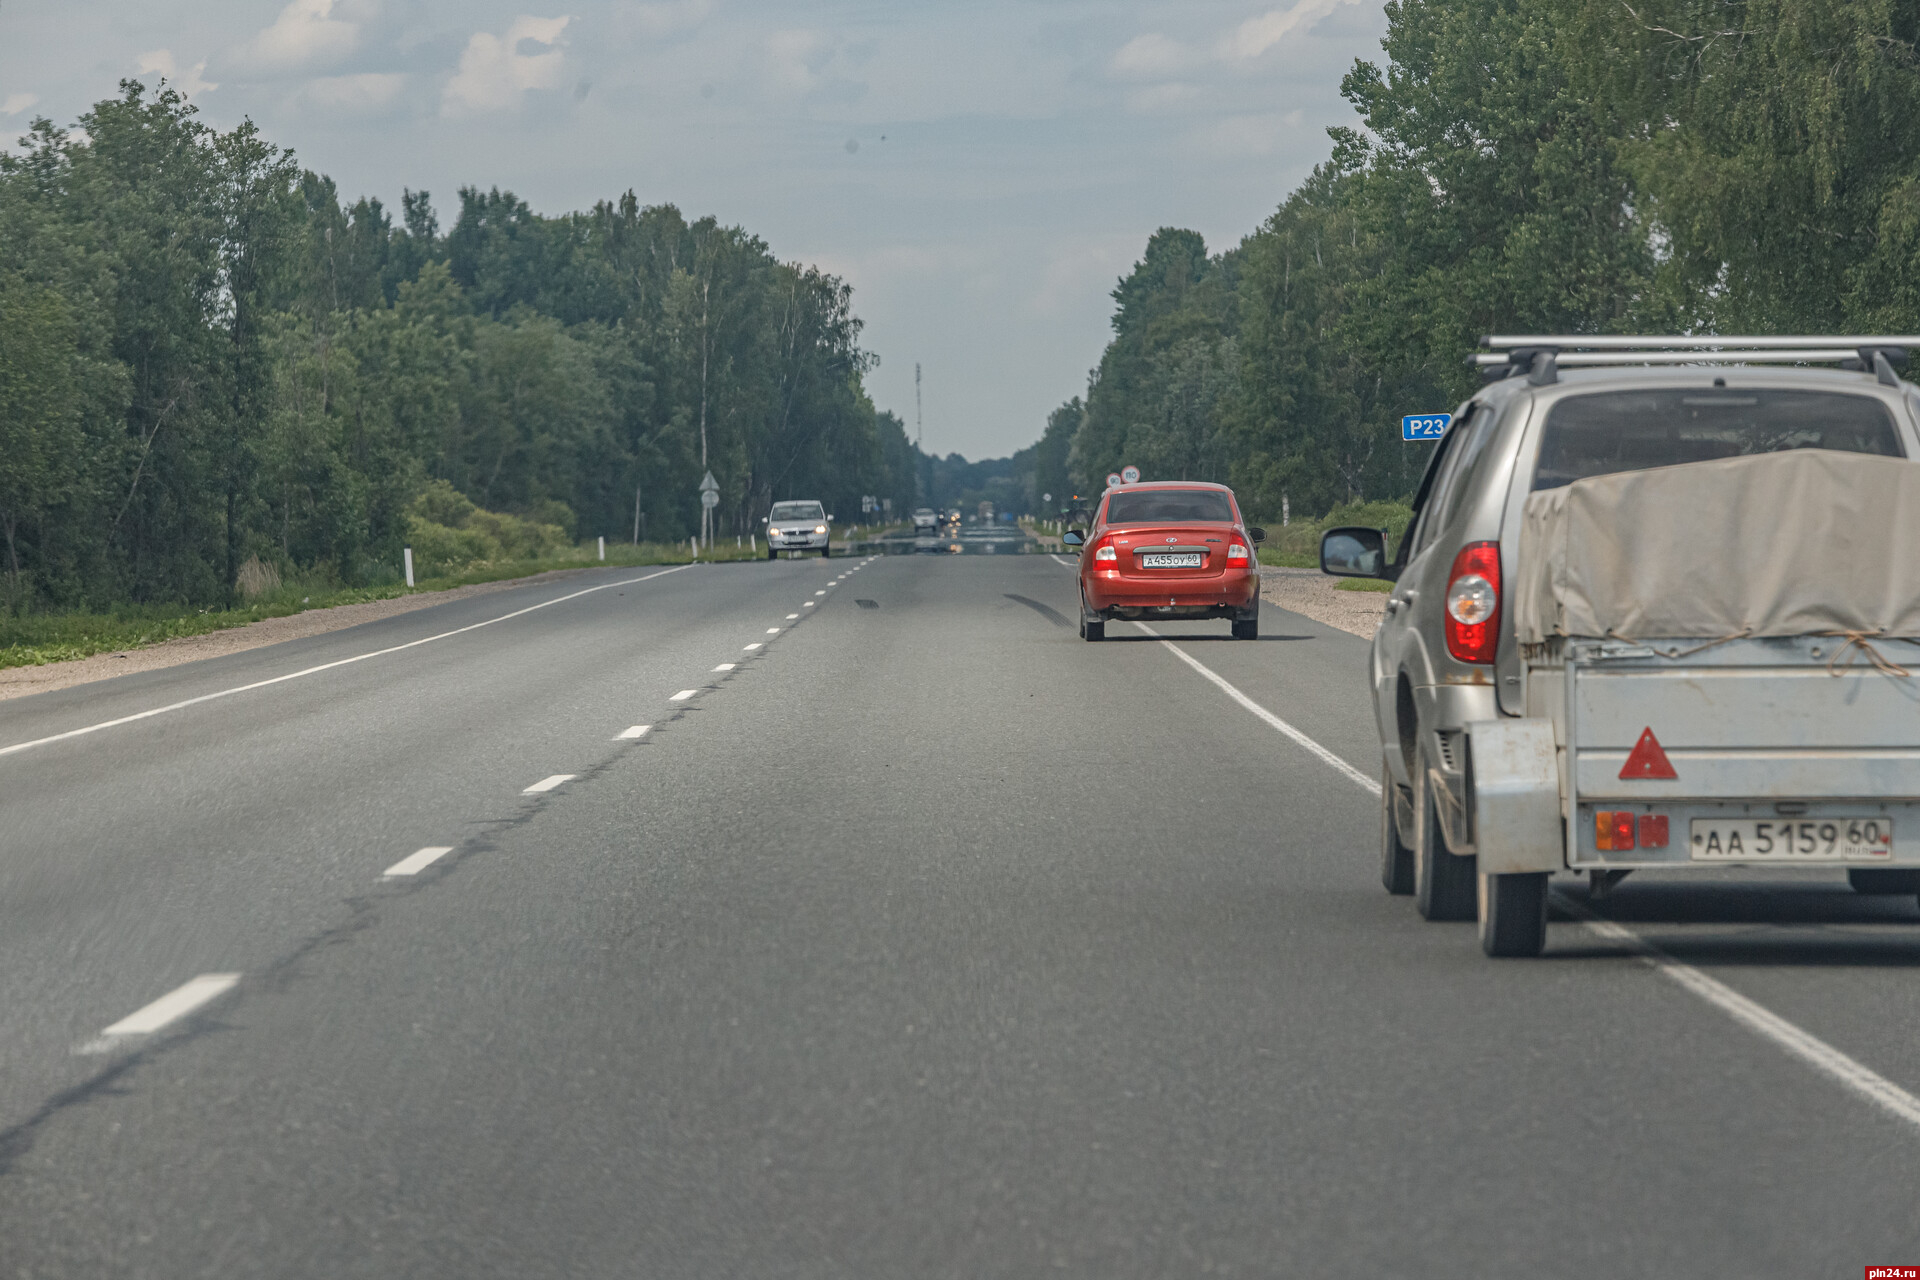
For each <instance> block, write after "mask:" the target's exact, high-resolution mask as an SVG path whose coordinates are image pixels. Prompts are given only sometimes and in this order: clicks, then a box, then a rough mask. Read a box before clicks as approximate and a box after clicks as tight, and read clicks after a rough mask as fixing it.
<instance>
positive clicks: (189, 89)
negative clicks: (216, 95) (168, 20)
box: [134, 49, 220, 98]
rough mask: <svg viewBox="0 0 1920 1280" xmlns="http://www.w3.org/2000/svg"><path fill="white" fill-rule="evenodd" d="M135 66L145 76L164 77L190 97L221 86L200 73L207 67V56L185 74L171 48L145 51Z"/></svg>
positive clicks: (210, 91) (209, 91)
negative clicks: (177, 65) (176, 63)
mask: <svg viewBox="0 0 1920 1280" xmlns="http://www.w3.org/2000/svg"><path fill="white" fill-rule="evenodd" d="M134 66H135V67H136V68H137V69H138V71H139V73H140V74H141V75H143V76H144V75H157V76H161V77H163V78H164V79H165V80H166V82H167V83H168V84H170V85H172V86H173V87H174V88H176V89H178V90H179V91H180V92H181V93H182V94H183V95H185V96H186V97H189V98H191V97H193V96H195V95H196V94H201V93H212V92H213V91H214V90H215V89H218V88H219V87H220V86H219V85H217V84H213V83H212V82H210V81H208V80H207V79H206V78H205V77H203V76H202V75H201V74H200V73H201V72H203V71H205V70H206V69H207V60H206V59H205V58H202V59H200V61H198V62H196V63H194V64H193V69H192V70H190V71H188V72H187V73H186V74H185V75H181V74H180V72H179V70H178V69H177V68H176V66H175V64H174V59H173V51H172V50H171V49H154V50H152V51H151V52H149V53H143V54H141V55H140V59H139V61H138V62H136V63H135V64H134Z"/></svg>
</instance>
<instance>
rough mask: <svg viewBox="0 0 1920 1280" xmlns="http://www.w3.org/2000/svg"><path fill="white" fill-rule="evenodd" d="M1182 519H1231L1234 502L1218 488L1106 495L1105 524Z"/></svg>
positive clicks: (1151, 522)
mask: <svg viewBox="0 0 1920 1280" xmlns="http://www.w3.org/2000/svg"><path fill="white" fill-rule="evenodd" d="M1185 520H1218V521H1221V522H1223V523H1226V524H1231V523H1233V504H1232V503H1230V502H1228V501H1227V495H1226V494H1224V493H1222V492H1220V490H1218V489H1139V490H1135V491H1134V492H1132V493H1116V494H1114V495H1113V496H1112V497H1111V498H1108V499H1107V523H1108V524H1162V523H1173V522H1177V521H1185Z"/></svg>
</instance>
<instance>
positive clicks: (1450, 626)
mask: <svg viewBox="0 0 1920 1280" xmlns="http://www.w3.org/2000/svg"><path fill="white" fill-rule="evenodd" d="M1499 625H1500V544H1499V543H1497V542H1476V543H1474V544H1472V545H1471V546H1466V547H1462V548H1460V554H1459V555H1457V556H1455V557H1454V558H1453V572H1452V573H1450V574H1448V575H1447V652H1448V653H1450V654H1452V655H1453V656H1454V657H1455V658H1457V659H1459V660H1460V661H1461V662H1492V661H1493V651H1494V649H1495V648H1496V647H1497V646H1498V645H1499V643H1500V632H1499Z"/></svg>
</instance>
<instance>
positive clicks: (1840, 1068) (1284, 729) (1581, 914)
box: [1134, 622, 1920, 1127]
mask: <svg viewBox="0 0 1920 1280" xmlns="http://www.w3.org/2000/svg"><path fill="white" fill-rule="evenodd" d="M1134 625H1135V626H1137V627H1139V628H1140V629H1141V630H1142V631H1144V632H1146V633H1147V634H1148V635H1150V636H1153V637H1154V638H1155V639H1157V640H1160V643H1161V645H1162V646H1164V647H1165V648H1166V649H1168V650H1169V651H1171V652H1172V653H1173V654H1174V655H1175V656H1177V657H1178V658H1179V659H1180V660H1181V661H1182V662H1184V663H1186V664H1187V665H1188V666H1190V667H1192V668H1193V669H1194V670H1195V671H1198V672H1199V673H1200V674H1201V675H1203V676H1205V677H1206V678H1207V679H1208V680H1210V681H1212V682H1213V683H1214V684H1216V685H1218V686H1219V687H1220V688H1221V689H1222V690H1224V691H1225V692H1226V694H1227V696H1228V697H1230V698H1232V699H1233V700H1234V701H1235V702H1237V703H1239V704H1240V705H1241V706H1243V707H1245V708H1246V709H1247V710H1248V711H1251V712H1252V713H1253V714H1254V715H1256V716H1259V717H1260V718H1261V719H1262V720H1264V721H1266V722H1267V723H1268V724H1269V725H1271V726H1273V727H1274V728H1275V729H1278V730H1279V731H1280V732H1281V733H1283V734H1285V735H1286V736H1287V737H1289V738H1291V739H1292V740H1293V741H1294V742H1296V743H1298V744H1299V745H1300V746H1302V747H1304V748H1306V749H1307V750H1308V751H1309V752H1311V753H1312V754H1313V755H1315V756H1317V757H1318V758H1319V759H1320V760H1322V761H1324V762H1325V763H1327V764H1329V765H1331V766H1332V767H1333V768H1334V769H1335V770H1336V771H1338V772H1339V773H1341V774H1342V775H1344V776H1345V777H1347V778H1349V779H1351V780H1352V781H1354V782H1357V783H1359V784H1360V785H1361V786H1362V787H1364V788H1366V789H1367V790H1368V791H1370V792H1372V793H1373V794H1374V795H1376V796H1377V795H1379V794H1380V784H1379V783H1378V782H1376V781H1374V780H1373V779H1372V778H1369V777H1368V776H1367V775H1366V774H1364V773H1362V772H1360V770H1358V769H1356V768H1354V767H1353V766H1352V765H1351V764H1348V763H1347V762H1346V761H1345V760H1342V759H1341V758H1340V757H1339V756H1337V755H1335V754H1334V753H1333V752H1331V751H1329V750H1327V749H1326V748H1325V747H1323V746H1321V745H1320V744H1319V743H1318V742H1315V741H1314V740H1313V739H1312V738H1309V737H1308V736H1307V735H1306V734H1304V733H1302V732H1300V730H1298V729H1296V728H1294V727H1293V726H1292V725H1290V724H1288V723H1287V722H1286V721H1285V720H1282V719H1281V718H1280V717H1279V716H1276V715H1274V714H1273V713H1272V712H1271V711H1268V710H1267V709H1266V708H1265V707H1263V706H1261V705H1260V704H1259V703H1257V702H1255V701H1254V700H1253V699H1251V698H1249V697H1247V695H1246V694H1244V693H1242V692H1240V691H1239V690H1238V689H1236V688H1234V687H1233V686H1232V685H1231V684H1229V683H1228V682H1227V681H1226V680H1224V679H1222V678H1221V677H1220V676H1219V675H1217V674H1215V673H1214V672H1213V671H1211V670H1209V669H1208V668H1207V667H1206V666H1204V665H1202V664H1201V663H1200V662H1198V661H1197V660H1195V659H1194V658H1193V657H1192V655H1190V654H1188V653H1187V652H1186V651H1185V650H1183V649H1181V648H1179V647H1177V646H1176V645H1174V644H1173V643H1172V642H1170V641H1168V640H1163V639H1160V637H1159V635H1158V634H1157V633H1156V632H1155V631H1154V630H1153V628H1151V627H1149V626H1148V625H1147V624H1145V623H1144V622H1136V623H1134ZM1553 901H1554V904H1555V905H1556V906H1558V907H1559V908H1560V909H1561V910H1562V911H1565V912H1566V913H1567V914H1568V915H1570V916H1573V917H1574V918H1575V919H1577V920H1579V921H1580V923H1581V924H1582V925H1584V926H1585V927H1586V928H1587V929H1588V930H1589V931H1590V932H1592V933H1594V934H1596V935H1597V936H1599V937H1602V938H1605V939H1606V940H1608V941H1609V942H1614V943H1617V944H1619V945H1621V946H1623V947H1626V948H1627V949H1629V950H1630V951H1632V952H1633V953H1634V955H1635V956H1637V957H1638V958H1639V959H1640V960H1641V961H1642V962H1643V963H1645V964H1647V965H1649V966H1651V967H1652V968H1653V969H1654V970H1655V971H1656V972H1658V973H1659V974H1660V975H1661V976H1662V977H1665V978H1668V979H1670V980H1671V981H1673V982H1674V983H1675V984H1676V985H1678V986H1679V987H1681V988H1682V989H1684V990H1686V991H1690V992H1692V993H1693V994H1694V995H1696V996H1698V997H1700V998H1701V999H1702V1000H1705V1001H1706V1002H1707V1003H1708V1004H1710V1005H1712V1006H1713V1007H1714V1008H1716V1009H1718V1010H1720V1011H1721V1012H1722V1013H1724V1014H1726V1015H1727V1016H1728V1017H1730V1018H1732V1019H1733V1020H1734V1021H1735V1022H1738V1023H1739V1024H1741V1025H1742V1026H1744V1027H1746V1028H1747V1029H1748V1030H1750V1031H1753V1032H1755V1033H1757V1034H1758V1035H1760V1036H1762V1037H1764V1038H1765V1039H1767V1040H1769V1041H1771V1042H1772V1043H1773V1044H1774V1045H1775V1046H1776V1047H1778V1048H1780V1049H1782V1050H1784V1051H1785V1052H1786V1053H1788V1054H1790V1055H1791V1056H1793V1057H1795V1058H1798V1059H1799V1060H1800V1061H1802V1062H1804V1063H1806V1064H1807V1065H1808V1066H1810V1067H1812V1068H1813V1069H1814V1070H1815V1071H1818V1072H1820V1073H1821V1074H1822V1075H1824V1076H1826V1077H1827V1078H1828V1079H1830V1080H1833V1081H1834V1082H1835V1083H1837V1084H1839V1085H1841V1086H1842V1087H1844V1088H1846V1089H1849V1090H1851V1091H1852V1092H1854V1093H1856V1094H1858V1095H1859V1096H1861V1097H1862V1098H1865V1099H1866V1100H1867V1101H1869V1102H1871V1103H1873V1104H1874V1105H1875V1106H1877V1107H1879V1108H1880V1109H1881V1110H1882V1111H1885V1112H1887V1113H1888V1114H1889V1115H1892V1116H1894V1117H1896V1118H1897V1119H1900V1120H1904V1121H1906V1122H1907V1123H1908V1124H1911V1125H1914V1126H1916V1127H1920V1097H1915V1096H1914V1095H1913V1094H1911V1093H1909V1092H1907V1091H1906V1090H1905V1089H1902V1088H1901V1087H1900V1086H1899V1085H1897V1084H1895V1083H1894V1082H1893V1081H1891V1080H1889V1079H1887V1078H1886V1077H1885V1076H1883V1075H1881V1074H1880V1073H1879V1072H1877V1071H1874V1070H1873V1069H1872V1068H1871V1067H1868V1066H1867V1065H1866V1064H1864V1063H1862V1062H1859V1061H1857V1060H1856V1059H1854V1058H1851V1057H1849V1056H1848V1055H1846V1054H1844V1053H1842V1052H1841V1051H1840V1050H1838V1049H1836V1048H1834V1047H1833V1046H1832V1045H1830V1044H1828V1043H1827V1042H1826V1041H1824V1040H1822V1039H1820V1038H1819V1037H1818V1036H1815V1035H1813V1034H1812V1033H1810V1032H1807V1031H1804V1030H1802V1029H1801V1028H1799V1027H1797V1026H1795V1025H1794V1024H1793V1023H1791V1022H1788V1021H1787V1020H1786V1019H1785V1018H1783V1017H1781V1016H1780V1015H1779V1014H1777V1013H1775V1012H1773V1011H1772V1010H1771V1009H1768V1008H1767V1007H1766V1006H1764V1005H1762V1004H1760V1003H1759V1002H1757V1001H1754V1000H1751V999H1749V998H1747V997H1746V996H1743V995H1741V994H1740V993H1739V992H1738V991H1735V990H1734V989H1733V988H1732V987H1730V986H1728V985H1727V984H1726V983H1724V982H1721V981H1720V980H1719V979H1718V978H1713V977H1709V976H1708V975H1707V974H1705V973H1703V972H1701V971H1700V970H1699V969H1696V968H1694V967H1693V966H1692V965H1690V964H1684V963H1682V962H1681V961H1679V960H1676V959H1674V958H1673V957H1672V956H1670V955H1668V954H1667V953H1666V952H1664V951H1662V950H1661V949H1660V948H1659V947H1656V946H1655V945H1653V944H1652V943H1651V942H1648V941H1647V940H1646V939H1645V938H1642V937H1641V936H1640V935H1639V934H1637V933H1635V932H1634V931H1633V930H1631V929H1629V928H1627V927H1626V926H1624V925H1620V924H1615V923H1614V922H1613V921H1611V920H1604V919H1602V918H1601V917H1599V916H1597V915H1595V914H1594V913H1593V912H1592V911H1590V910H1588V909H1587V908H1586V907H1584V906H1582V905H1581V904H1580V903H1578V902H1575V901H1573V900H1572V899H1570V898H1567V897H1566V896H1564V895H1562V894H1559V893H1555V894H1554V895H1553Z"/></svg>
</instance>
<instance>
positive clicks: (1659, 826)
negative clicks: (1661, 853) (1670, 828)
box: [1640, 813, 1667, 849]
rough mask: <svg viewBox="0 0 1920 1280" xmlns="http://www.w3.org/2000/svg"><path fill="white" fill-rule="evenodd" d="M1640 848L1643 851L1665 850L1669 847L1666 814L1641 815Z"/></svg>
mask: <svg viewBox="0 0 1920 1280" xmlns="http://www.w3.org/2000/svg"><path fill="white" fill-rule="evenodd" d="M1640 847H1641V848H1642V849H1664V848H1666V847H1667V815H1666V814H1664V813H1643V814H1641V815H1640Z"/></svg>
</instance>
